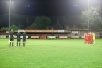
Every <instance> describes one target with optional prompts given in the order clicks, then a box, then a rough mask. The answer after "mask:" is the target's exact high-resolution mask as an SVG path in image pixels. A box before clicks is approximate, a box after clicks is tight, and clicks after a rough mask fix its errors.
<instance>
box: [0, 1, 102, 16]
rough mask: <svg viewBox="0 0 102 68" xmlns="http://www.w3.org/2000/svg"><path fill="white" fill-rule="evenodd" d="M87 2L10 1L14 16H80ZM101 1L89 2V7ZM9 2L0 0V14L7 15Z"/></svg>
mask: <svg viewBox="0 0 102 68" xmlns="http://www.w3.org/2000/svg"><path fill="white" fill-rule="evenodd" d="M87 2H88V1H87V0H12V8H11V10H12V12H11V13H14V14H23V15H34V16H40V15H44V16H65V15H80V14H81V12H82V10H84V9H85V8H87V5H88V3H87ZM100 3H101V0H94V2H92V0H90V5H92V4H99V5H100ZM8 8H9V0H0V9H1V10H0V14H8Z"/></svg>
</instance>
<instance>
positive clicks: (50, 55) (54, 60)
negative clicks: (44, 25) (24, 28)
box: [0, 39, 102, 68]
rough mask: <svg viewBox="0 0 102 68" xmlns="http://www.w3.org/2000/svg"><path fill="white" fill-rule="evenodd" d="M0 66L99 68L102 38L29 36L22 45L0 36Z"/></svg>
mask: <svg viewBox="0 0 102 68" xmlns="http://www.w3.org/2000/svg"><path fill="white" fill-rule="evenodd" d="M15 43H16V40H15ZM0 68H102V39H96V43H95V44H94V45H93V44H84V40H83V39H66V40H65V39H62V40H61V39H57V40H37V39H36V40H35V39H28V40H27V44H26V46H25V47H23V46H22V44H21V46H20V47H15V46H13V47H10V46H9V44H8V39H0Z"/></svg>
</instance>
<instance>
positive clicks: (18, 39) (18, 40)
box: [17, 31, 21, 46]
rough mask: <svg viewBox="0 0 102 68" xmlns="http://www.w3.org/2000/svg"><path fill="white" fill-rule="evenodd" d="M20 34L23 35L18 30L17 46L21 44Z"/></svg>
mask: <svg viewBox="0 0 102 68" xmlns="http://www.w3.org/2000/svg"><path fill="white" fill-rule="evenodd" d="M20 36H21V33H20V32H19V31H18V33H17V46H18V45H19V46H20V40H21V39H20Z"/></svg>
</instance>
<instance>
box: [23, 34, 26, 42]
mask: <svg viewBox="0 0 102 68" xmlns="http://www.w3.org/2000/svg"><path fill="white" fill-rule="evenodd" d="M23 41H26V33H25V32H24V33H23Z"/></svg>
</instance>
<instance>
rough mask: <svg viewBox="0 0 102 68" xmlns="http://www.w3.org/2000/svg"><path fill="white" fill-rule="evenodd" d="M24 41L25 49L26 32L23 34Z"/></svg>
mask: <svg viewBox="0 0 102 68" xmlns="http://www.w3.org/2000/svg"><path fill="white" fill-rule="evenodd" d="M22 40H23V46H24V47H25V44H26V33H25V32H23V38H22Z"/></svg>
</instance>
